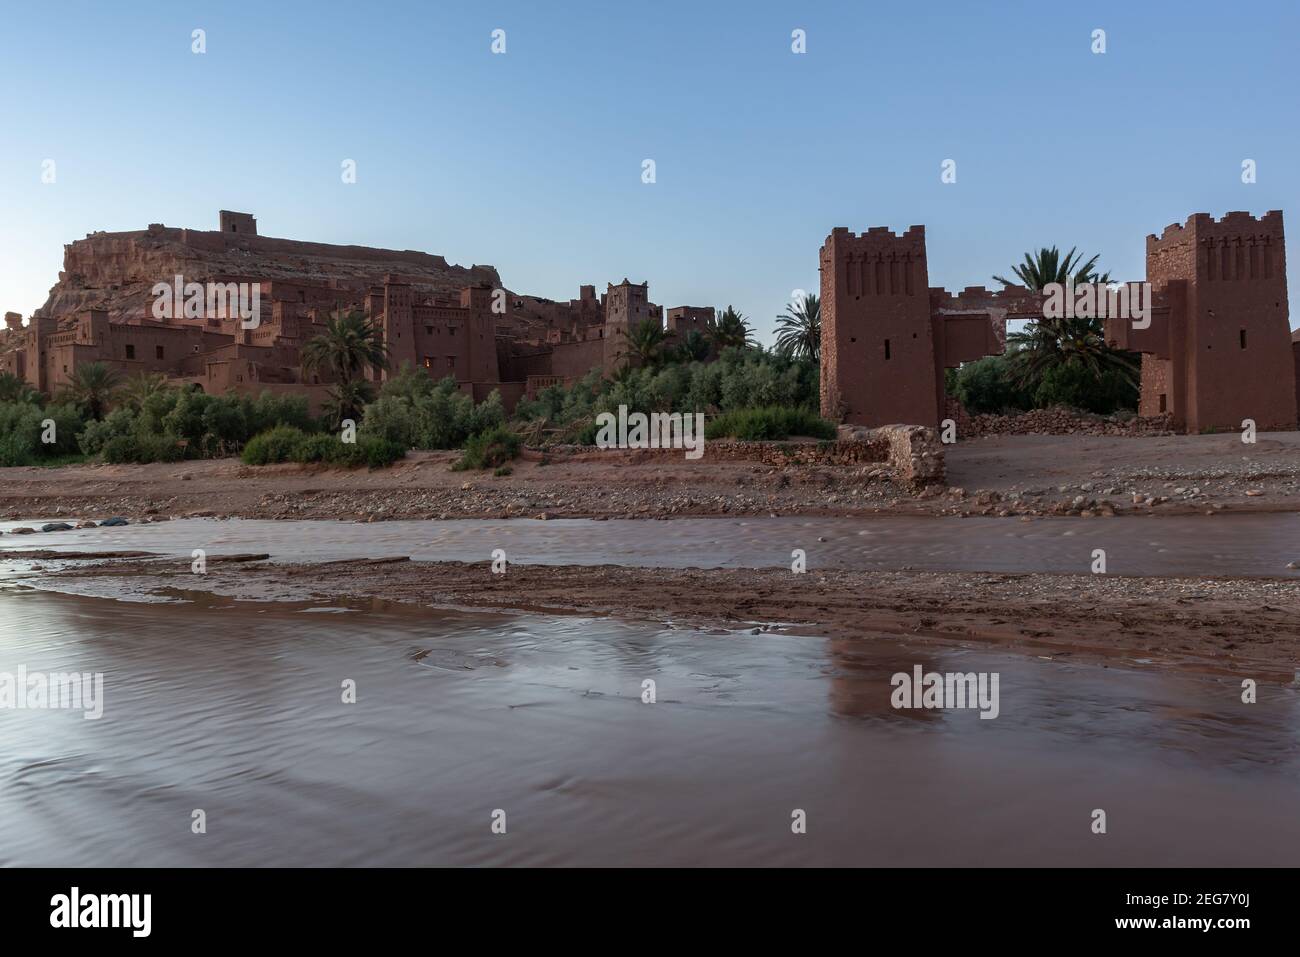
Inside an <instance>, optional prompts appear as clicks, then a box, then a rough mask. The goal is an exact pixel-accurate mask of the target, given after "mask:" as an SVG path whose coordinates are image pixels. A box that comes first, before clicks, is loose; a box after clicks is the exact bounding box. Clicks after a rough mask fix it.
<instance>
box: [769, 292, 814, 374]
mask: <svg viewBox="0 0 1300 957" xmlns="http://www.w3.org/2000/svg"><path fill="white" fill-rule="evenodd" d="M776 328H777V335H776V349H777V351H778V352H780V353H782V354H783V355H787V356H793V357H794V358H796V359H811V360H812V361H813V362H818V361H820V359H821V352H822V300H821V296H819V295H817V293H815V292H806V293H804V294H803V296H802V297H800V298H799V299H797V300H796V301H795V302H793V303H792V304H790V305H787V306H786V307H785V312H783V313H781V315H779V316H777V317H776Z"/></svg>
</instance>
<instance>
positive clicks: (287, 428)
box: [240, 425, 307, 465]
mask: <svg viewBox="0 0 1300 957" xmlns="http://www.w3.org/2000/svg"><path fill="white" fill-rule="evenodd" d="M306 438H307V436H306V434H305V433H304V432H303V431H302V430H301V429H295V428H294V427H293V426H291V425H278V426H276V427H275V428H273V429H271V430H270V431H269V432H263V433H262V434H261V435H255V436H253V437H252V438H251V439H249V440H248V444H247V445H245V446H244V453H243V455H242V456H240V457H241V458H242V459H243V461H244V464H245V465H271V464H274V463H276V462H290V461H293V457H294V455H295V453H296V452H297V450H298V447H299V446H300V445H301V444H302V442H303V440H304V439H306Z"/></svg>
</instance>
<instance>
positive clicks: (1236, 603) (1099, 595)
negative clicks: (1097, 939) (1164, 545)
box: [13, 553, 1300, 684]
mask: <svg viewBox="0 0 1300 957" xmlns="http://www.w3.org/2000/svg"><path fill="white" fill-rule="evenodd" d="M13 557H17V556H13ZM30 557H31V558H34V559H42V558H54V557H55V556H54V555H53V554H49V555H42V554H40V553H30ZM59 557H62V558H67V556H66V555H63V556H59ZM98 557H100V558H104V557H107V556H105V555H100V556H98ZM263 557H265V556H255V555H242V556H225V557H224V558H223V557H222V556H209V558H208V568H207V571H206V574H202V575H195V574H193V573H192V572H191V570H190V566H189V563H188V562H183V561H176V560H173V559H145V560H141V559H139V558H132V557H125V556H124V557H122V558H120V559H115V560H110V561H104V562H102V563H98V564H87V565H78V564H70V565H64V566H63V567H62V568H59V569H57V570H56V569H55V568H53V567H51V568H49V569H47V570H46V571H47V574H48V575H50V577H53V578H62V579H65V580H66V579H82V580H84V579H102V580H105V581H104V584H109V582H108V581H107V580H110V579H121V578H130V579H134V581H133V585H136V586H139V585H141V584H144V585H146V586H147V587H148V588H149V589H161V590H164V591H167V592H177V591H178V592H194V591H213V592H216V593H218V594H223V595H228V596H234V597H258V598H284V599H304V598H310V599H316V600H323V601H327V602H328V601H335V600H339V599H342V598H352V599H358V598H359V599H376V600H382V601H398V602H414V603H419V604H423V605H436V606H443V607H476V608H499V609H514V610H525V611H527V610H542V611H547V612H576V613H581V614H597V615H618V616H623V617H635V618H642V619H646V618H648V619H655V620H660V621H665V622H677V623H690V624H692V625H701V624H702V625H716V626H720V627H727V628H732V629H734V628H737V627H745V628H752V629H754V630H755V631H762V630H771V629H772V628H779V627H788V626H793V627H796V628H797V629H799V630H801V631H803V632H807V633H815V634H823V635H827V636H830V637H836V638H858V639H864V640H870V639H872V638H878V637H881V636H907V637H908V638H909V639H915V640H922V641H937V642H947V643H954V642H955V643H958V644H963V645H968V646H986V647H988V646H996V647H998V648H1002V649H1006V650H1012V651H1018V652H1022V653H1026V654H1031V655H1035V656H1040V657H1045V658H1052V659H1070V660H1091V661H1102V662H1109V663H1114V664H1118V665H1124V666H1130V667H1144V666H1150V667H1156V668H1174V669H1180V670H1190V671H1194V672H1201V673H1215V674H1235V675H1240V676H1242V677H1250V678H1254V679H1255V680H1256V681H1260V682H1270V683H1274V684H1291V683H1292V682H1293V681H1294V680H1295V679H1296V675H1297V667H1296V662H1297V660H1300V659H1298V658H1297V655H1298V653H1300V584H1297V583H1295V582H1288V581H1282V580H1270V579H1240V580H1231V579H1153V578H1123V577H1118V576H1104V577H1103V576H1091V575H1087V576H1075V575H1042V574H1025V575H1006V574H986V573H978V574H951V573H933V572H860V571H830V572H816V573H813V572H810V573H807V574H794V573H792V572H789V571H785V570H778V569H763V570H755V569H719V570H701V569H694V568H689V569H642V568H626V567H620V566H612V565H601V566H540V565H532V566H529V565H513V566H510V567H509V568H508V569H507V570H506V572H505V573H504V574H494V573H493V572H492V571H491V569H490V566H489V564H488V563H486V562H483V563H475V564H467V563H463V562H438V563H429V562H412V561H409V560H407V559H405V558H404V557H400V556H399V557H394V558H391V559H379V560H368V561H341V562H330V563H323V564H314V565H283V564H272V563H268V562H263V561H259V559H260V558H263Z"/></svg>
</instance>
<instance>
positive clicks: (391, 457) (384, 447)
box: [340, 435, 406, 469]
mask: <svg viewBox="0 0 1300 957" xmlns="http://www.w3.org/2000/svg"><path fill="white" fill-rule="evenodd" d="M340 444H341V443H340ZM357 447H358V448H360V449H361V451H362V452H363V453H364V455H365V464H366V465H368V466H370V467H371V468H372V469H382V468H386V467H387V466H389V465H392V464H393V463H394V462H396V461H397V460H398V459H402V458H406V446H404V445H402V444H401V443H400V442H392V441H389V440H388V439H379V438H375V437H374V436H366V435H363V436H361V438H360V439H359V440H358V441H357Z"/></svg>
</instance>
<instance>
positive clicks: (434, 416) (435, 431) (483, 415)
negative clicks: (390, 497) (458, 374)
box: [361, 369, 506, 450]
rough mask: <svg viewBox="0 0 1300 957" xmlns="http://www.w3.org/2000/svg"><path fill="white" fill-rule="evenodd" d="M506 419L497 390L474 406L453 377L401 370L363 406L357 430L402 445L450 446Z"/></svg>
mask: <svg viewBox="0 0 1300 957" xmlns="http://www.w3.org/2000/svg"><path fill="white" fill-rule="evenodd" d="M421 380H422V381H421ZM505 418H506V416H505V408H504V406H502V404H501V395H500V393H498V392H497V391H496V390H493V392H492V393H491V395H489V396H488V397H487V398H486V399H485V400H483V401H482V402H481V403H479V404H478V406H475V405H474V400H473V399H472V398H471V397H470V396H469V395H468V394H467V393H465V392H462V391H461V389H460V386H459V385H458V384H457V382H456V379H455V378H454V377H451V376H448V377H447V378H445V379H442V380H441V381H439V382H437V383H433V382H430V381H429V378H428V377H427V376H425V375H424V374H423V373H411V372H409V371H408V370H406V369H403V371H402V372H400V373H398V374H397V375H396V376H394V377H393V378H392V379H391V380H390V381H389V382H386V383H385V384H384V387H383V389H381V390H380V393H379V398H377V399H376V400H375V401H374V402H371V403H370V404H369V405H367V406H366V409H365V413H364V415H363V417H362V421H361V432H362V433H363V434H365V435H369V436H373V437H375V438H379V439H385V440H387V441H390V442H396V443H398V444H399V445H401V446H402V447H403V448H404V449H430V450H431V449H454V448H459V447H460V446H461V445H463V444H464V442H465V440H466V439H467V438H469V436H471V435H473V434H475V433H477V432H484V431H487V430H489V429H492V428H494V427H495V426H498V425H501V424H502V423H504V422H505Z"/></svg>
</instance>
